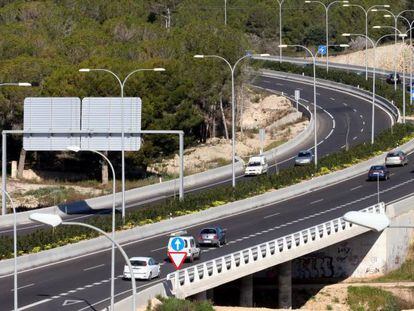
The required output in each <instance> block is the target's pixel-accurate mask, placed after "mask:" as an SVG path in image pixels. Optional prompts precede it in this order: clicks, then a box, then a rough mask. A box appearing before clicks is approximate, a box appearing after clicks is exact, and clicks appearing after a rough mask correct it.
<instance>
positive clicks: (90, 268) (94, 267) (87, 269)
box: [83, 264, 105, 271]
mask: <svg viewBox="0 0 414 311" xmlns="http://www.w3.org/2000/svg"><path fill="white" fill-rule="evenodd" d="M103 266H105V264H101V265H97V266H93V267H89V268H86V269H83V271H89V270H93V269H96V268H100V267H103Z"/></svg>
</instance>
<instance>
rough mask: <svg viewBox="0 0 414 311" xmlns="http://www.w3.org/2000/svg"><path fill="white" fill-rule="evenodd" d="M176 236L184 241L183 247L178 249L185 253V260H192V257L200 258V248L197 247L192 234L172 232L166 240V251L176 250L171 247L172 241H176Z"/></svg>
mask: <svg viewBox="0 0 414 311" xmlns="http://www.w3.org/2000/svg"><path fill="white" fill-rule="evenodd" d="M176 238H180V239H181V240H183V241H184V247H183V248H182V249H180V252H186V253H187V260H188V261H189V262H193V261H194V259H200V256H201V249H200V248H199V247H198V245H197V243H196V241H195V239H194V238H193V237H192V236H181V235H175V234H172V235H171V236H170V239H169V241H168V247H167V251H168V252H176V248H174V247H173V245H172V242H173V241H176Z"/></svg>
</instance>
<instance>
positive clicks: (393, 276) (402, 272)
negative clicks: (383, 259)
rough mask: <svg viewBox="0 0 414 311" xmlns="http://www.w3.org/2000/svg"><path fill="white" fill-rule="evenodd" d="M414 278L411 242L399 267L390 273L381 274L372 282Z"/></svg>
mask: <svg viewBox="0 0 414 311" xmlns="http://www.w3.org/2000/svg"><path fill="white" fill-rule="evenodd" d="M413 280H414V244H411V246H410V250H409V252H408V254H407V258H406V260H405V261H404V263H403V264H402V265H401V267H400V268H398V269H397V270H394V271H391V272H390V273H388V274H386V275H384V276H381V277H379V278H377V279H374V280H372V282H395V281H410V282H412V281H413Z"/></svg>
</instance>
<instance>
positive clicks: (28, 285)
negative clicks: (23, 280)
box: [11, 283, 35, 292]
mask: <svg viewBox="0 0 414 311" xmlns="http://www.w3.org/2000/svg"><path fill="white" fill-rule="evenodd" d="M33 285H35V283H31V284H27V285H24V286H20V287H18V288H17V290H19V289H22V288H26V287H30V286H33ZM11 292H14V288H13V289H12V290H11Z"/></svg>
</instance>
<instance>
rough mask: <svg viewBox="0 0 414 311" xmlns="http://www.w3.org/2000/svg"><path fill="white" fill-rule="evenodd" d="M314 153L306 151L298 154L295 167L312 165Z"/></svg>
mask: <svg viewBox="0 0 414 311" xmlns="http://www.w3.org/2000/svg"><path fill="white" fill-rule="evenodd" d="M312 160H313V153H312V152H311V151H308V150H305V151H301V152H299V153H298V155H297V156H296V158H295V165H309V164H311V163H312Z"/></svg>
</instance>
